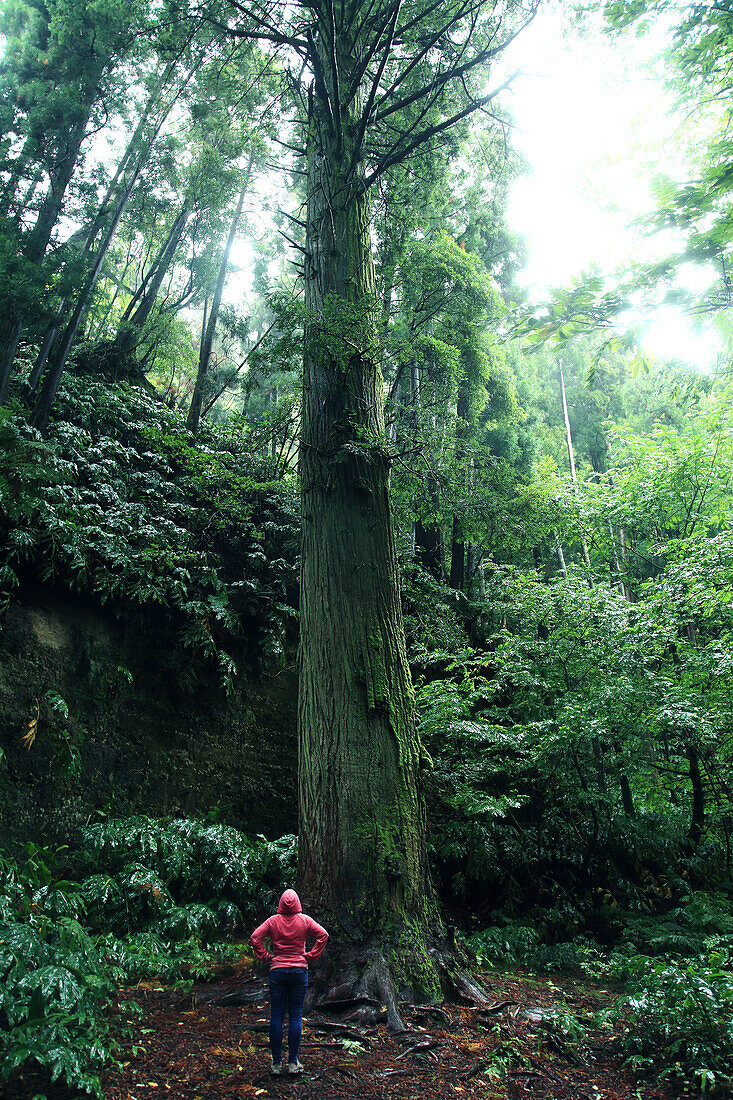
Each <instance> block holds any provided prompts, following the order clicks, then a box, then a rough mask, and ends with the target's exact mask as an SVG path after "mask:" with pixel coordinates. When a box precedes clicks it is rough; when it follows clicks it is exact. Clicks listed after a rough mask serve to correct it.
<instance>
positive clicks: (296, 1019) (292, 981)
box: [270, 966, 308, 1065]
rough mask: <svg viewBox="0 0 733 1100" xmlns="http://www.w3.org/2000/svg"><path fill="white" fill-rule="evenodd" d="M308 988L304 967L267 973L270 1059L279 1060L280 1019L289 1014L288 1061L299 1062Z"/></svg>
mask: <svg viewBox="0 0 733 1100" xmlns="http://www.w3.org/2000/svg"><path fill="white" fill-rule="evenodd" d="M307 988H308V967H307V966H278V967H276V968H275V969H274V970H271V971H270V1050H271V1051H272V1060H273V1062H275V1063H278V1062H280V1061H281V1060H282V1050H283V1020H284V1019H285V1010H286V1009H287V1012H288V1062H290V1064H291V1065H293V1064H294V1063H295V1062H297V1061H298V1051H299V1050H300V1036H301V1033H302V1031H303V1002H304V1001H305V991H306V989H307Z"/></svg>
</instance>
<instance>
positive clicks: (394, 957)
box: [308, 937, 492, 1032]
mask: <svg viewBox="0 0 733 1100" xmlns="http://www.w3.org/2000/svg"><path fill="white" fill-rule="evenodd" d="M415 960H419V964H416V962H415ZM418 965H419V970H418ZM471 966H472V960H471V958H470V956H469V955H468V953H467V952H466V950H465V949H464V948H463V947H462V946H461V945H459V944H458V943H457V942H456V941H455V938H453V937H451V938H449V939H444V940H442V941H441V943H440V945H439V946H432V947H429V948H427V949H423V950H422V951H420V950H417V949H416V950H414V951H413V950H407V951H402V952H400V951H399V949H398V948H393V949H391V950H390V949H389V948H387V949H385V948H384V947H383V946H381V945H372V946H370V947H363V948H361V949H355V948H353V947H351V948H349V947H342V948H341V949H340V950H339V949H338V947H336V949H335V950H333V951H329V954H328V960H327V962H326V963H325V965H324V964H322V965H321V966H319V967H317V968H312V969H311V975H310V988H309V994H308V1004H309V1006H310V1007H312V1008H314V1009H316V1010H317V1011H319V1012H327V1013H329V1014H331V1013H333V1014H334V1016H336V1017H337V1018H338V1019H339V1020H341V1021H343V1022H344V1023H346V1022H348V1023H350V1024H355V1025H357V1026H358V1025H365V1024H374V1023H376V1022H377V1021H379V1020H383V1019H386V1022H387V1024H388V1025H389V1027H390V1029H392V1030H393V1031H396V1032H404V1031H407V1030H408V1029H407V1027H406V1026H405V1023H404V1020H403V1018H402V1013H401V1011H400V1004H409V1005H413V1002H414V1000H415V999H416V998H420V999H422V1000H425V999H430V1001H431V1002H437V1001H440V1000H447V1001H462V1002H464V1003H466V1002H467V1003H469V1004H472V1005H475V1006H476V1007H478V1008H483V1009H486V1008H488V1007H490V1006H491V1003H492V1001H491V998H490V997H489V994H488V992H487V990H486V989H484V987H483V986H482V985H481V983H480V982H479V981H478V980H477V979H476V978H475V977H474V975H473V974H472V973H471ZM413 1006H414V1005H413ZM421 1007H422V1008H423V1010H424V1011H426V1012H428V1011H430V1008H431V1005H430V1004H425V1005H421ZM437 1011H440V1010H439V1009H438V1010H437Z"/></svg>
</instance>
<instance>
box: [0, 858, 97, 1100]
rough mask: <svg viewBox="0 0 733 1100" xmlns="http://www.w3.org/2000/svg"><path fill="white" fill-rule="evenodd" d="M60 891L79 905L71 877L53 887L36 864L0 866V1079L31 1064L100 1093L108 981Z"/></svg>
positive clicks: (86, 933)
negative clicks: (67, 912) (40, 875)
mask: <svg viewBox="0 0 733 1100" xmlns="http://www.w3.org/2000/svg"><path fill="white" fill-rule="evenodd" d="M44 878H45V876H44ZM65 895H69V897H70V899H71V900H70V903H69V904H70V905H71V906H72V907H73V906H74V905H75V904H78V894H77V893H76V891H74V890H73V888H72V887H71V884H69V883H62V884H60V885H59V886H57V887H55V888H51V887H50V886H49V884H48V883H47V882H46V883H41V884H39V881H38V877H37V876H36V875H35V874H33V868H31V871H30V873H29V870H28V868H26V869H22V870H20V871H19V870H18V869H17V868H16V867H15V866H13V865H12V864H10V863H7V862H4V861H3V863H2V865H1V866H0V1080H7V1078H8V1077H9V1076H10V1074H11V1073H12V1072H13V1070H14V1069H16V1068H17V1067H18V1066H21V1065H25V1064H31V1065H36V1066H40V1067H42V1068H44V1069H46V1070H48V1072H49V1074H50V1078H51V1081H56V1080H58V1079H59V1078H63V1079H64V1080H65V1081H66V1083H67V1084H68V1085H69V1086H70V1087H72V1088H78V1089H81V1090H83V1091H85V1092H89V1093H93V1094H94V1095H95V1096H101V1091H100V1085H99V1077H98V1075H97V1071H98V1070H99V1069H100V1068H101V1066H102V1065H103V1064H104V1062H105V1061H106V1060H107V1058H108V1057H109V1053H110V1046H109V1034H108V1026H107V1024H106V1023H105V1021H104V1017H103V1014H102V1004H103V1001H104V998H105V997H106V995H108V994H109V993H110V992H111V988H112V987H111V980H110V976H109V974H108V973H106V971H105V969H104V967H103V965H102V960H101V958H100V955H99V952H98V950H97V947H96V945H95V943H94V941H93V939H92V938H91V937H90V936H89V934H88V932H86V931H85V930H84V928H82V926H81V925H80V924H79V922H78V921H77V920H76V919H74V918H73V917H70V916H62V915H59V912H60V910H61V909H63V908H64V903H63V902H62V901H61V898H62V897H63V896H65Z"/></svg>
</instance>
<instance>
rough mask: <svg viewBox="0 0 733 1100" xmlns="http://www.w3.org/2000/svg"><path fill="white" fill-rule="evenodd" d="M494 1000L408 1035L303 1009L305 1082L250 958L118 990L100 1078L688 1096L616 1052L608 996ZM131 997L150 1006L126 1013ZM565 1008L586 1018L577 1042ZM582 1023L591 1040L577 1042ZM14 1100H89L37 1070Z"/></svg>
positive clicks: (132, 1090)
mask: <svg viewBox="0 0 733 1100" xmlns="http://www.w3.org/2000/svg"><path fill="white" fill-rule="evenodd" d="M483 981H484V985H485V986H486V988H487V989H488V990H489V993H490V996H491V997H492V998H493V1003H492V1004H489V1005H488V1006H486V1005H482V1006H477V1005H474V1004H445V1003H444V1004H443V1005H441V1006H435V1005H411V1006H409V1007H407V1008H406V1009H405V1012H404V1019H405V1023H406V1024H407V1028H408V1030H407V1031H406V1032H404V1033H402V1034H396V1033H394V1032H390V1031H388V1029H387V1027H386V1024H385V1023H379V1024H376V1025H372V1026H363V1027H359V1026H355V1025H354V1024H351V1023H350V1024H340V1023H338V1022H335V1021H334V1020H333V1018H330V1019H329V1018H327V1017H325V1016H324V1015H322V1014H321V1013H319V1012H316V1011H312V1012H310V1013H309V1014H307V1015H306V1018H305V1020H304V1026H303V1042H302V1045H301V1053H300V1060H301V1061H302V1062H303V1064H304V1067H305V1071H304V1073H303V1075H302V1076H297V1077H288V1076H287V1075H286V1076H283V1077H271V1076H270V1074H269V1068H270V1055H269V1045H268V1041H267V1030H268V1007H267V990H266V983H265V981H264V979H263V978H262V977H261V976H257V975H254V974H253V973H252V969H251V962H250V960H248V959H245V960H243V961H242V965H241V966H240V967H237V968H235V972H234V973H233V974H231V975H230V976H229V977H227V978H226V979H225V980H224V981H218V982H215V983H199V984H195V985H193V986H192V987H191V988H190V989H187V990H186V991H182V990H181V989H180V988H175V987H166V986H164V985H161V984H160V983H153V982H145V983H140V984H139V985H138V986H135V987H132V988H130V987H128V988H125V989H122V990H120V992H119V995H118V998H117V1002H116V1004H115V1005H114V1006H113V1009H112V1012H113V1014H114V1015H116V1016H118V1017H119V1018H120V1020H121V1021H124V1022H125V1025H126V1027H127V1029H128V1031H127V1037H126V1039H125V1041H124V1048H123V1049H122V1050H121V1051H120V1052H119V1055H118V1058H119V1061H118V1064H117V1066H116V1067H114V1068H111V1069H108V1070H107V1072H106V1073H105V1074H104V1075H103V1078H102V1088H103V1092H104V1096H105V1098H106V1100H151V1098H152V1097H156V1098H157V1100H160V1097H162V1096H166V1095H167V1096H170V1097H175V1100H215V1098H216V1100H250V1098H251V1097H256V1096H262V1097H272V1098H274V1100H278V1098H281V1097H282V1098H284V1100H291V1098H292V1100H397V1098H399V1100H449V1098H450V1100H457V1098H460V1097H465V1098H466V1100H468V1098H471V1100H473V1098H476V1100H483V1098H485V1100H520V1098H521V1100H524V1098H527V1100H529V1098H533V1100H685V1098H686V1097H689V1096H690V1093H689V1092H685V1091H684V1090H682V1089H679V1088H676V1087H675V1086H674V1085H673V1084H671V1083H669V1082H657V1081H654V1080H651V1079H646V1080H641V1081H640V1080H639V1079H638V1078H634V1077H633V1076H632V1074H631V1073H630V1072H628V1071H627V1070H625V1069H624V1068H623V1066H622V1064H621V1059H620V1057H619V1055H618V1054H617V1053H616V1049H615V1048H616V1045H617V1043H618V1040H619V1038H620V1037H621V1034H622V1033H621V1031H620V1028H621V1027H623V1024H620V1025H618V1027H617V1029H616V1031H611V1030H609V1029H605V1030H598V1029H595V1030H594V1025H593V1022H592V1017H593V1014H594V1013H595V1012H597V1011H598V1010H599V1009H601V1008H602V1007H604V1005H605V1004H606V1003H607V1002H608V1001H609V999H610V998H611V996H612V994H610V993H609V992H608V991H607V990H601V989H597V988H594V987H592V986H589V985H586V984H583V983H580V982H577V981H575V980H573V979H571V978H568V977H562V978H559V977H557V976H553V979H552V980H551V981H550V980H546V979H543V978H542V977H540V976H537V975H533V974H530V973H520V972H516V973H510V974H499V973H497V972H491V973H488V974H484V975H483ZM131 999H134V1000H135V1001H136V1002H137V1003H138V1004H139V1005H140V1007H141V1009H142V1012H141V1014H140V1015H139V1016H138V1015H137V1014H135V1015H133V1016H130V1015H129V1009H128V1008H127V1007H125V1006H126V1005H128V1004H129V1002H130V1000H131ZM557 1011H560V1012H562V1013H563V1014H566V1015H569V1016H571V1017H574V1018H577V1019H578V1020H580V1021H583V1020H585V1021H590V1022H589V1023H588V1024H587V1026H586V1027H582V1025H581V1026H580V1027H579V1030H578V1033H577V1034H572V1033H571V1035H570V1037H568V1032H567V1029H559V1028H557V1027H555V1026H553V1019H554V1018H555V1013H556V1012H557ZM581 1030H582V1038H579V1037H578V1036H579V1035H580V1032H581ZM6 1088H7V1090H8V1091H7V1092H6V1094H5V1095H6V1098H7V1100H33V1097H34V1096H37V1095H38V1094H39V1092H43V1094H44V1095H45V1096H46V1097H47V1098H48V1100H81V1098H80V1097H79V1093H78V1092H77V1091H76V1090H69V1089H67V1088H66V1087H65V1086H62V1085H59V1084H56V1085H50V1084H48V1082H47V1081H46V1082H45V1083H44V1081H43V1080H42V1078H41V1075H36V1074H33V1073H32V1072H29V1071H28V1070H27V1069H24V1070H23V1071H22V1072H19V1073H16V1074H15V1075H14V1076H13V1077H12V1078H11V1080H10V1082H8V1085H7V1086H6Z"/></svg>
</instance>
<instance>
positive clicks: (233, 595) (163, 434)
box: [0, 374, 299, 686]
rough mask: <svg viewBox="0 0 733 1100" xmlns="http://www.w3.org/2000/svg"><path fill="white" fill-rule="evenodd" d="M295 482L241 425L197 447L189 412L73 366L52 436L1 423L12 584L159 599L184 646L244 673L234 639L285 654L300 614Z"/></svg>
mask: <svg viewBox="0 0 733 1100" xmlns="http://www.w3.org/2000/svg"><path fill="white" fill-rule="evenodd" d="M298 537H299V526H298V519H297V509H296V505H295V497H294V492H293V489H292V487H290V486H288V485H286V484H284V483H282V482H277V483H273V482H272V481H270V480H269V470H268V468H267V463H266V462H263V461H262V460H261V459H255V458H253V457H252V456H250V455H248V454H247V453H246V452H243V451H241V450H240V449H239V448H238V447H237V445H236V443H235V441H234V439H233V437H232V436H231V434H226V433H225V432H224V431H223V430H222V429H217V428H214V427H211V426H208V425H207V426H206V427H205V428H204V429H203V430H202V433H201V436H200V439H199V440H198V441H197V443H196V445H195V446H194V444H193V440H192V437H191V436H190V434H189V433H187V432H186V428H185V423H184V421H183V420H182V418H181V417H180V415H179V414H177V413H174V412H172V411H171V410H168V409H165V408H164V407H163V406H162V405H161V404H160V402H158V401H156V400H154V399H153V398H151V397H150V396H149V395H147V394H144V393H142V392H141V391H140V390H136V389H133V388H131V387H129V386H127V385H125V384H123V383H119V384H117V385H109V384H105V383H99V382H95V381H93V380H92V379H90V378H89V377H86V376H84V377H80V376H74V375H73V374H70V375H68V376H67V378H66V379H65V382H64V386H63V388H62V390H61V392H60V394H59V401H58V407H57V410H56V414H55V420H54V423H53V428H52V434H51V437H50V439H49V440H48V441H45V440H43V439H42V438H41V436H40V435H39V434H38V432H36V431H35V430H34V429H32V428H30V427H29V426H28V424H27V423H26V421H25V419H24V418H23V416H22V415H21V414H20V413H19V414H17V415H13V414H11V413H9V412H8V410H3V411H2V420H1V421H0V592H4V593H5V595H6V597H7V594H8V593H9V592H10V591H12V589H13V588H16V587H18V585H19V584H20V583H21V577H22V576H23V575H26V576H32V577H33V578H34V579H35V578H40V579H41V580H44V581H47V580H50V579H54V580H55V581H58V582H60V583H61V584H64V585H66V586H68V587H69V588H72V589H76V590H78V591H83V592H87V593H90V594H94V596H95V597H96V598H97V599H98V600H99V601H100V602H102V603H105V602H110V601H111V602H117V603H120V602H122V603H126V604H128V605H129V604H132V605H137V606H147V607H150V606H155V607H156V609H158V610H159V611H160V612H162V613H163V614H165V615H167V616H168V618H169V621H170V622H171V624H172V625H173V626H174V627H175V628H176V629H177V630H178V631H179V637H180V640H181V642H182V643H183V644H184V645H185V646H187V647H189V648H192V649H195V650H198V651H201V652H203V653H204V654H206V655H207V656H208V657H210V658H211V659H213V660H215V661H217V663H218V665H219V669H220V672H221V677H222V681H223V683H224V684H225V686H227V685H228V684H229V683H230V682H231V679H232V676H233V675H234V673H235V671H236V670H235V667H234V663H233V660H232V658H231V655H230V654H229V652H228V650H227V644H228V640H229V638H230V637H231V636H237V635H238V636H242V637H244V636H245V635H246V637H247V638H248V639H249V640H250V641H251V643H252V644H251V649H250V652H251V654H252V657H253V659H254V658H255V656H256V655H258V656H259V657H260V658H261V659H264V660H270V661H272V660H276V659H277V658H278V657H279V656H280V655H281V654H282V651H283V645H284V642H285V638H286V634H287V631H288V628H289V625H290V622H291V621H292V620H293V619H294V616H295V612H294V603H295V586H296V581H297V544H298Z"/></svg>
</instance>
